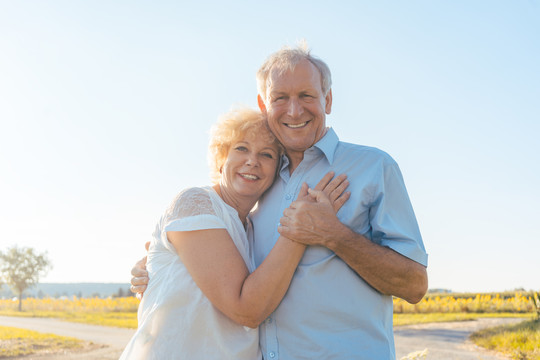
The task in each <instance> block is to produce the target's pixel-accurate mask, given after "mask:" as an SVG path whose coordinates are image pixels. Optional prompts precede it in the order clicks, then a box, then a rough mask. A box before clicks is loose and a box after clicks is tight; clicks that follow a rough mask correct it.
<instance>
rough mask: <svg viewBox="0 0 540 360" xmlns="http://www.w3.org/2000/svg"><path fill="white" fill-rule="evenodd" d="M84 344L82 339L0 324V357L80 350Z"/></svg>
mask: <svg viewBox="0 0 540 360" xmlns="http://www.w3.org/2000/svg"><path fill="white" fill-rule="evenodd" d="M84 346H85V342H84V341H81V340H79V339H75V338H71V337H65V336H58V335H53V334H45V333H40V332H37V331H31V330H24V329H18V328H14V327H7V326H0V359H3V358H8V357H19V356H24V355H31V354H37V353H47V354H54V353H58V352H63V351H73V350H80V349H83V348H84Z"/></svg>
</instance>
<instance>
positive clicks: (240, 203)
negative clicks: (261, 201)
mask: <svg viewBox="0 0 540 360" xmlns="http://www.w3.org/2000/svg"><path fill="white" fill-rule="evenodd" d="M213 188H214V190H215V191H216V193H217V194H218V195H219V197H221V199H222V200H223V201H224V202H225V203H226V204H227V205H229V206H230V207H232V208H234V209H235V210H236V212H238V217H239V218H240V221H242V224H244V226H245V225H246V218H247V216H248V214H249V212H250V211H251V209H252V208H253V206H255V203H256V202H257V200H258V199H250V198H244V197H240V196H233V195H232V194H231V193H230V192H229V191H228V189H227V187H226V186H222V185H221V184H216V185H214V186H213Z"/></svg>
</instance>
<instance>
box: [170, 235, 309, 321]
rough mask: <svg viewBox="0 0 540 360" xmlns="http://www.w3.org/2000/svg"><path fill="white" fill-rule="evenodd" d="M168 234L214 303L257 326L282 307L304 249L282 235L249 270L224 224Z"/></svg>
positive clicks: (183, 260)
mask: <svg viewBox="0 0 540 360" xmlns="http://www.w3.org/2000/svg"><path fill="white" fill-rule="evenodd" d="M167 237H168V238H169V241H170V242H171V243H172V244H173V245H174V247H175V248H176V250H177V252H178V255H179V256H180V259H181V260H182V263H184V265H185V266H186V268H187V270H188V271H189V273H190V274H191V276H192V277H193V280H194V281H195V283H196V284H197V286H198V287H199V288H200V289H201V291H202V292H203V293H204V294H205V295H206V297H208V299H209V300H210V301H211V302H212V304H214V306H216V307H217V308H218V309H219V310H220V311H221V312H223V313H224V314H225V315H226V316H228V317H229V318H231V319H232V320H233V321H235V322H237V323H239V324H241V325H246V326H249V327H252V328H256V327H257V326H259V324H260V323H261V322H262V321H263V320H264V319H266V318H267V317H268V315H270V314H271V313H272V311H274V309H275V308H276V307H277V305H278V304H279V302H280V301H281V299H282V298H283V296H284V295H285V292H286V291H287V289H288V288H289V284H290V282H291V279H292V276H293V274H294V271H295V269H296V267H297V266H298V263H299V261H300V259H301V258H302V255H303V253H304V249H305V246H304V245H302V244H298V243H295V242H294V241H291V240H289V239H287V238H285V237H280V238H279V239H278V241H277V242H276V245H275V246H274V248H273V249H272V251H271V252H270V254H269V255H268V256H267V258H266V259H265V260H264V261H263V263H262V264H261V265H260V266H259V267H258V268H257V269H256V270H255V271H254V272H253V273H251V274H250V273H249V271H248V269H247V267H246V264H245V263H244V260H243V259H242V257H241V256H240V253H239V252H238V250H237V249H236V246H235V245H234V243H233V241H232V239H231V238H230V236H229V233H228V232H227V231H226V230H225V229H211V230H200V231H189V232H179V231H169V232H168V233H167Z"/></svg>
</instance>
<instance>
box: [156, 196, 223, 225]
mask: <svg viewBox="0 0 540 360" xmlns="http://www.w3.org/2000/svg"><path fill="white" fill-rule="evenodd" d="M164 220H165V221H164V230H165V231H193V230H204V229H222V228H226V226H225V223H224V222H223V220H222V219H221V218H220V217H219V216H218V214H216V211H215V209H214V206H213V205H212V200H211V199H210V195H209V194H208V192H207V190H205V189H202V188H189V189H186V190H184V191H182V192H180V194H178V195H177V196H176V198H175V199H174V200H173V202H172V203H171V205H170V206H169V208H168V209H167V211H166V212H165V215H164Z"/></svg>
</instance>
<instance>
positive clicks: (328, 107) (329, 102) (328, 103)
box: [324, 89, 332, 115]
mask: <svg viewBox="0 0 540 360" xmlns="http://www.w3.org/2000/svg"><path fill="white" fill-rule="evenodd" d="M325 100H326V105H325V106H324V112H325V113H326V114H327V115H328V114H330V113H331V112H332V89H330V90H328V94H326V96H325Z"/></svg>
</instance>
